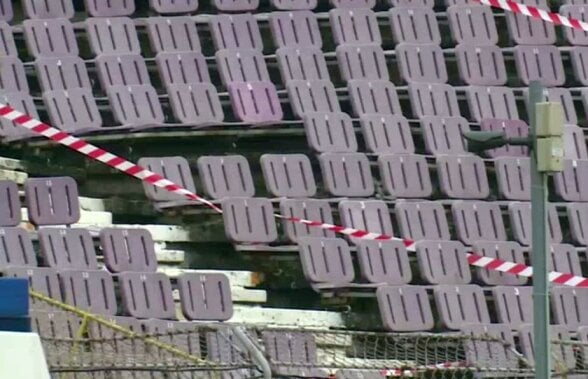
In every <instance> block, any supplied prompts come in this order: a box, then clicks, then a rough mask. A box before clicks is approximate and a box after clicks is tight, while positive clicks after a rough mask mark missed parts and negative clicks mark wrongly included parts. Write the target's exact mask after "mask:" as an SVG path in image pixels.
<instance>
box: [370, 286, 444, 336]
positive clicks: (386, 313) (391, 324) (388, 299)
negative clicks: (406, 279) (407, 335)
mask: <svg viewBox="0 0 588 379" xmlns="http://www.w3.org/2000/svg"><path fill="white" fill-rule="evenodd" d="M376 298H377V301H378V307H379V308H380V315H381V317H382V323H383V324H384V328H386V329H387V330H390V331H393V332H419V331H427V330H432V329H433V327H434V326H435V320H434V318H433V312H432V310H431V304H430V302H429V295H428V294H427V290H426V289H425V287H423V286H381V287H378V289H377V290H376Z"/></svg>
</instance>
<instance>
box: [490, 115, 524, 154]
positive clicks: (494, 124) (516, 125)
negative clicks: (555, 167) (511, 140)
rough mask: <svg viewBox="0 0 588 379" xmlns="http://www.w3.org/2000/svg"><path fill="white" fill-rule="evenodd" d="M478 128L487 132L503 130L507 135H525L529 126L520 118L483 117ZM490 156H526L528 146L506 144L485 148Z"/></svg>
mask: <svg viewBox="0 0 588 379" xmlns="http://www.w3.org/2000/svg"><path fill="white" fill-rule="evenodd" d="M480 129H481V130H482V131H487V132H499V131H500V132H504V133H505V134H506V136H507V137H526V136H527V135H528V134H529V126H528V125H527V124H526V123H525V122H524V121H521V120H501V119H483V120H482V121H481V122H480ZM486 154H487V155H488V156H489V157H490V158H498V157H502V156H507V157H528V156H529V152H528V148H527V147H525V146H511V145H506V146H503V147H499V148H497V149H492V150H487V151H486Z"/></svg>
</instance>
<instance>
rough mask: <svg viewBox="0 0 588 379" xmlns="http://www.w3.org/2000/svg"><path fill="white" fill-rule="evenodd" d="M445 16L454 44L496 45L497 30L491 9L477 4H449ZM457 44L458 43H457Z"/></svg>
mask: <svg viewBox="0 0 588 379" xmlns="http://www.w3.org/2000/svg"><path fill="white" fill-rule="evenodd" d="M447 18H448V20H449V28H450V29H451V37H452V38H453V41H454V42H455V43H456V44H472V45H477V46H481V45H489V46H490V45H496V44H497V43H498V30H497V29H496V23H495V21H494V16H493V14H492V9H490V8H488V7H480V6H478V4H471V3H469V2H468V4H467V5H465V4H464V5H457V6H450V7H448V8H447ZM458 46H459V45H458Z"/></svg>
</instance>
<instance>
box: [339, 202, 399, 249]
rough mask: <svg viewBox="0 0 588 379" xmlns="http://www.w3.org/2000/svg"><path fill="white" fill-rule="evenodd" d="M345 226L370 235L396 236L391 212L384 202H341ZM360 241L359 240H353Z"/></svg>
mask: <svg viewBox="0 0 588 379" xmlns="http://www.w3.org/2000/svg"><path fill="white" fill-rule="evenodd" d="M339 216H340V217H341V223H342V224H343V226H345V227H348V228H353V229H359V230H362V231H367V232H370V233H378V234H386V235H388V236H393V235H394V229H393V227H392V220H391V218H390V210H389V209H388V206H387V205H386V203H384V202H383V201H382V200H365V201H363V200H343V201H340V202H339ZM351 240H352V241H355V242H357V241H359V240H360V239H359V238H353V237H352V238H351Z"/></svg>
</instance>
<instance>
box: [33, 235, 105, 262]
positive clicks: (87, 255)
mask: <svg viewBox="0 0 588 379" xmlns="http://www.w3.org/2000/svg"><path fill="white" fill-rule="evenodd" d="M39 245H40V247H41V257H43V262H44V263H45V265H47V266H49V267H54V268H56V269H76V270H97V269H98V261H97V259H96V250H95V249H94V241H92V235H91V234H90V231H89V230H87V229H79V228H70V229H62V228H59V229H58V228H43V229H40V230H39Z"/></svg>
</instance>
